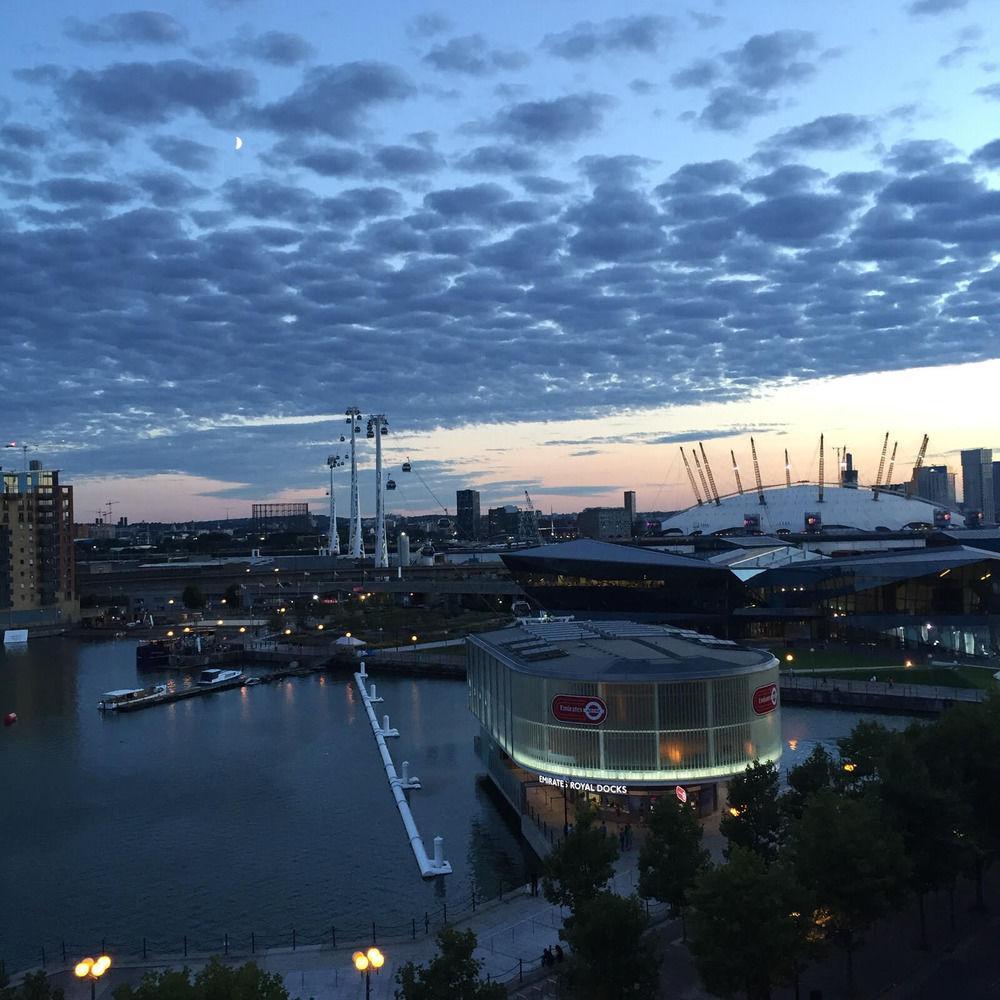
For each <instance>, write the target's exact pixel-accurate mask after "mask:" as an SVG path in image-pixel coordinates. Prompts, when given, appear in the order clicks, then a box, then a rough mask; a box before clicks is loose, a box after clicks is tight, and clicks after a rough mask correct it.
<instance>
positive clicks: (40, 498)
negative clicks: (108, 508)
mask: <svg viewBox="0 0 1000 1000" xmlns="http://www.w3.org/2000/svg"><path fill="white" fill-rule="evenodd" d="M0 608H6V609H9V611H10V614H11V619H10V620H11V622H18V621H20V622H24V623H27V622H30V621H33V620H39V621H40V620H43V619H44V620H48V619H51V620H53V621H55V620H58V619H60V618H62V619H72V618H74V617H76V616H77V614H78V612H79V602H78V600H77V595H76V574H75V564H74V559H73V487H72V486H68V485H65V484H63V483H60V481H59V472H58V471H57V470H55V469H43V468H42V466H41V463H40V462H38V461H32V462H31V463H30V465H29V468H28V469H27V470H25V471H23V472H4V473H3V492H0Z"/></svg>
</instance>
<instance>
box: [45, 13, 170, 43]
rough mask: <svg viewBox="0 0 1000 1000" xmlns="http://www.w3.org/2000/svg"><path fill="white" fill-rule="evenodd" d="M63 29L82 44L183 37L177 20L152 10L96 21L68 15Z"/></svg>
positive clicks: (154, 40) (109, 16)
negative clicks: (82, 19)
mask: <svg viewBox="0 0 1000 1000" xmlns="http://www.w3.org/2000/svg"><path fill="white" fill-rule="evenodd" d="M63 30H64V31H65V33H66V36H67V37H68V38H72V39H73V40H74V41H77V42H83V43H84V44H85V45H126V46H131V45H180V44H182V43H183V42H184V41H185V40H186V39H187V29H186V28H185V27H184V26H183V25H182V24H181V23H180V22H179V21H176V20H175V19H174V18H172V17H171V16H170V15H169V14H163V13H161V12H159V11H155V10H133V11H129V12H128V13H125V14H108V15H107V16H106V17H102V18H101V19H100V20H97V21H81V20H79V19H78V18H75V17H70V18H67V19H66V20H65V21H64V22H63Z"/></svg>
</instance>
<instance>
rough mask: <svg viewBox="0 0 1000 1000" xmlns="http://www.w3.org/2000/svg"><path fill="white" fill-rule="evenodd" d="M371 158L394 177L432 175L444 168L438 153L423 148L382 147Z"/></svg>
mask: <svg viewBox="0 0 1000 1000" xmlns="http://www.w3.org/2000/svg"><path fill="white" fill-rule="evenodd" d="M373 158H374V160H375V162H376V163H378V164H379V166H381V167H382V169H383V170H384V171H385V172H386V173H387V174H392V175H396V176H407V175H417V174H432V173H434V172H435V171H438V170H440V169H441V168H442V167H443V166H444V158H443V157H442V156H441V154H440V153H437V152H435V151H434V150H433V149H425V148H424V147H423V146H383V147H382V148H381V149H378V150H376V152H375V154H374V157H373Z"/></svg>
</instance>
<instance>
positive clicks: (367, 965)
mask: <svg viewBox="0 0 1000 1000" xmlns="http://www.w3.org/2000/svg"><path fill="white" fill-rule="evenodd" d="M351 961H352V962H354V968H355V969H357V970H358V972H360V973H361V975H363V976H364V977H365V1000H371V995H372V981H371V975H372V969H374V970H375V971H376V972H378V970H379V969H381V968H382V966H383V965H385V955H383V954H382V952H380V951H379V950H378V948H369V949H368V951H356V952H355V953H354V954H353V955H352V956H351Z"/></svg>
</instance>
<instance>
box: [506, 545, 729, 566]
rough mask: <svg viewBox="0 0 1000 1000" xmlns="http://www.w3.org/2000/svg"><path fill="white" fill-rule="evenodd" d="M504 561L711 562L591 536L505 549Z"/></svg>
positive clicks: (680, 563) (653, 563)
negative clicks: (516, 549) (510, 550)
mask: <svg viewBox="0 0 1000 1000" xmlns="http://www.w3.org/2000/svg"><path fill="white" fill-rule="evenodd" d="M501 558H502V559H503V560H504V562H507V560H508V559H511V560H512V561H519V562H521V563H524V562H534V561H538V562H553V561H556V560H559V561H563V562H588V563H612V564H613V563H621V564H625V565H630V566H631V565H639V566H650V567H656V566H674V567H677V566H683V567H687V568H689V569H702V570H712V569H715V568H717V567H713V566H712V565H711V563H707V562H705V561H704V560H703V559H694V558H691V557H690V556H678V555H674V554H673V553H671V552H659V551H656V550H655V549H649V548H640V547H639V546H638V545H617V544H615V543H613V542H600V541H597V539H594V538H578V539H576V540H575V541H572V542H553V543H552V544H550V545H539V546H537V547H535V548H532V549H522V550H521V551H520V552H504V553H502V554H501Z"/></svg>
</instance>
